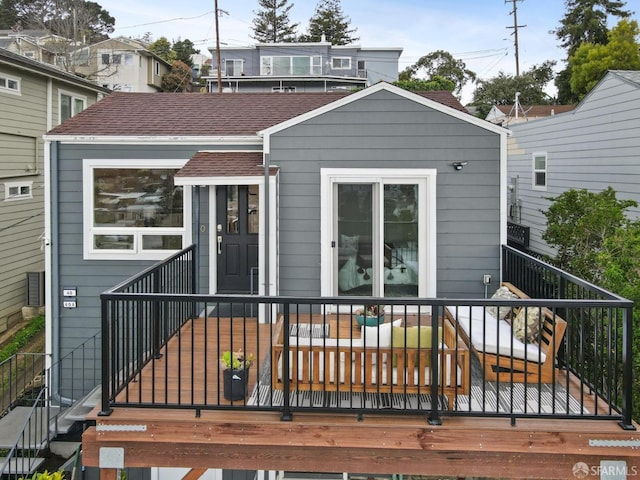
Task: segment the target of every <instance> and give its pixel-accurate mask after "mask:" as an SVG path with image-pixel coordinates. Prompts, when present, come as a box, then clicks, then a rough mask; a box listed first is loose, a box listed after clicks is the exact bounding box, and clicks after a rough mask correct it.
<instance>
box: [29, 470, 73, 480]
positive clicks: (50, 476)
mask: <svg viewBox="0 0 640 480" xmlns="http://www.w3.org/2000/svg"><path fill="white" fill-rule="evenodd" d="M20 480H64V472H63V471H62V470H58V471H57V472H51V473H49V471H48V470H45V471H44V472H42V473H38V472H36V473H34V474H33V475H32V476H31V477H30V478H27V479H25V478H23V477H20Z"/></svg>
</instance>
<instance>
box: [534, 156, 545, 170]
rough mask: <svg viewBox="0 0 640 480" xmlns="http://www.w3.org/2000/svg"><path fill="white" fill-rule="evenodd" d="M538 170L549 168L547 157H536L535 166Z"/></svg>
mask: <svg viewBox="0 0 640 480" xmlns="http://www.w3.org/2000/svg"><path fill="white" fill-rule="evenodd" d="M534 168H535V169H536V170H544V169H545V168H547V159H546V157H535V167H534Z"/></svg>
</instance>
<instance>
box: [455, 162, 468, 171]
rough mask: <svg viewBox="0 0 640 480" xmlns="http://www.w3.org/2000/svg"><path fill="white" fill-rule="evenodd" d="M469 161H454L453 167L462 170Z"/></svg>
mask: <svg viewBox="0 0 640 480" xmlns="http://www.w3.org/2000/svg"><path fill="white" fill-rule="evenodd" d="M467 163H469V162H453V163H452V164H451V165H453V168H454V169H456V170H462V169H463V167H464V166H465V165H466V164H467Z"/></svg>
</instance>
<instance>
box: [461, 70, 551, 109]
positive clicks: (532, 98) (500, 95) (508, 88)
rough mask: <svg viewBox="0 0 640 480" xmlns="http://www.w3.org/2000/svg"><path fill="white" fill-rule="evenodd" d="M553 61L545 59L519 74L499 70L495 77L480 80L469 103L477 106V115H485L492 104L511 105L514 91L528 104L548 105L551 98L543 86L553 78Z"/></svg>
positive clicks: (514, 94) (514, 95)
mask: <svg viewBox="0 0 640 480" xmlns="http://www.w3.org/2000/svg"><path fill="white" fill-rule="evenodd" d="M554 65H555V62H554V61H551V60H547V61H546V62H544V63H543V64H542V65H540V66H537V65H534V66H533V67H531V69H529V70H527V71H526V72H524V73H523V74H522V75H520V76H512V75H507V74H505V73H504V72H500V73H499V74H498V76H497V77H494V78H491V79H489V80H480V81H479V82H478V87H477V88H476V90H475V92H473V101H472V102H471V105H474V106H476V107H478V115H479V116H481V117H483V118H484V117H486V115H487V114H488V113H489V110H491V107H493V106H494V105H512V104H513V103H514V102H515V97H516V92H520V97H519V98H520V102H522V103H523V104H528V105H548V104H550V103H551V102H552V99H551V98H550V97H549V95H547V94H546V93H545V92H544V87H545V85H546V84H547V83H549V82H550V81H551V79H552V78H553V66H554Z"/></svg>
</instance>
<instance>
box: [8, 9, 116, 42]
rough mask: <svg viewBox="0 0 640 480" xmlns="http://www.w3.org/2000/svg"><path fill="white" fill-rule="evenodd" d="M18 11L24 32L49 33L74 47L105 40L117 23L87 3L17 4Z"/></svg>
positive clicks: (104, 11)
mask: <svg viewBox="0 0 640 480" xmlns="http://www.w3.org/2000/svg"><path fill="white" fill-rule="evenodd" d="M15 8H16V11H17V13H18V18H19V20H20V21H21V22H22V25H23V26H24V27H25V28H33V29H39V30H48V31H50V32H51V33H53V34H55V35H59V36H61V37H63V38H66V39H69V40H70V41H71V42H70V44H71V43H72V44H73V46H77V45H78V44H80V43H82V44H92V43H96V42H100V41H102V40H106V39H107V38H109V34H111V33H113V30H114V25H115V23H116V20H115V18H114V17H112V16H111V15H110V14H109V12H108V11H106V10H105V9H104V8H102V6H101V5H100V4H98V3H96V2H90V1H85V0H16V2H15Z"/></svg>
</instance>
